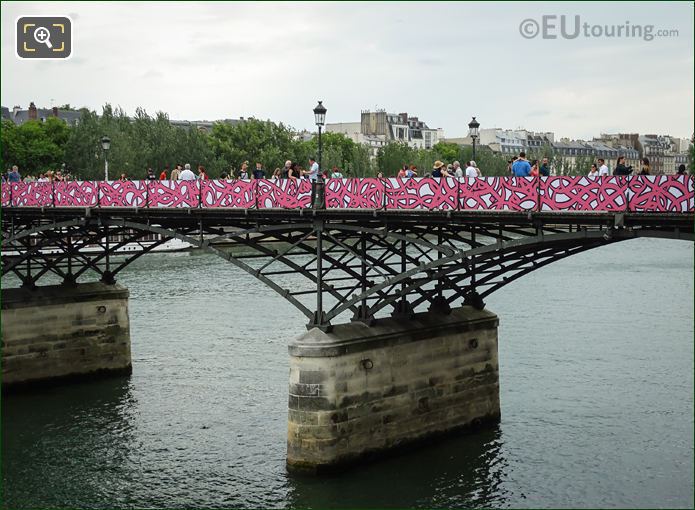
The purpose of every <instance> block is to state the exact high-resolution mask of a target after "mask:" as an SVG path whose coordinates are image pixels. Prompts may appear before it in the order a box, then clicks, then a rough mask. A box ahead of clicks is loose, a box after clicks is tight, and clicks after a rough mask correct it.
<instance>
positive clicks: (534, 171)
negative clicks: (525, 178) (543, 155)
mask: <svg viewBox="0 0 695 510" xmlns="http://www.w3.org/2000/svg"><path fill="white" fill-rule="evenodd" d="M539 175H540V170H539V169H538V160H537V159H534V160H533V161H532V162H531V177H538V176H539Z"/></svg>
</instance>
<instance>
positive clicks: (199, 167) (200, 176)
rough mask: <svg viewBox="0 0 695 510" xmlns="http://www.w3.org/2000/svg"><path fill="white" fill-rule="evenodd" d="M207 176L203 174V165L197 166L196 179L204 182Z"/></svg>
mask: <svg viewBox="0 0 695 510" xmlns="http://www.w3.org/2000/svg"><path fill="white" fill-rule="evenodd" d="M207 178H208V174H207V173H206V172H205V167H204V166H203V165H198V179H202V180H206V179H207Z"/></svg>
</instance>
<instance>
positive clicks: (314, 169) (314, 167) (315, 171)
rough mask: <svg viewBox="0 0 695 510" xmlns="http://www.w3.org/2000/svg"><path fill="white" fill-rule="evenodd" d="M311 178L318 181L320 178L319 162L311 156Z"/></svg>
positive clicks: (312, 180) (309, 173)
mask: <svg viewBox="0 0 695 510" xmlns="http://www.w3.org/2000/svg"><path fill="white" fill-rule="evenodd" d="M308 175H309V180H310V181H311V182H316V181H317V180H318V178H319V164H318V163H317V162H316V160H315V159H314V157H313V156H312V157H310V158H309V172H308Z"/></svg>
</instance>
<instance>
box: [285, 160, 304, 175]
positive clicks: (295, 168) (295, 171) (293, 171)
mask: <svg viewBox="0 0 695 510" xmlns="http://www.w3.org/2000/svg"><path fill="white" fill-rule="evenodd" d="M301 176H302V169H301V168H300V167H299V165H298V164H297V163H292V162H290V168H289V169H288V170H287V178H288V179H297V178H298V177H301Z"/></svg>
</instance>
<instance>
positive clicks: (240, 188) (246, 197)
mask: <svg viewBox="0 0 695 510" xmlns="http://www.w3.org/2000/svg"><path fill="white" fill-rule="evenodd" d="M200 186H201V188H200V193H201V206H202V207H240V208H244V209H250V208H251V207H254V206H255V205H256V194H255V188H256V185H255V184H254V181H249V180H241V179H233V180H229V181H227V180H204V181H201V184H200Z"/></svg>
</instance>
